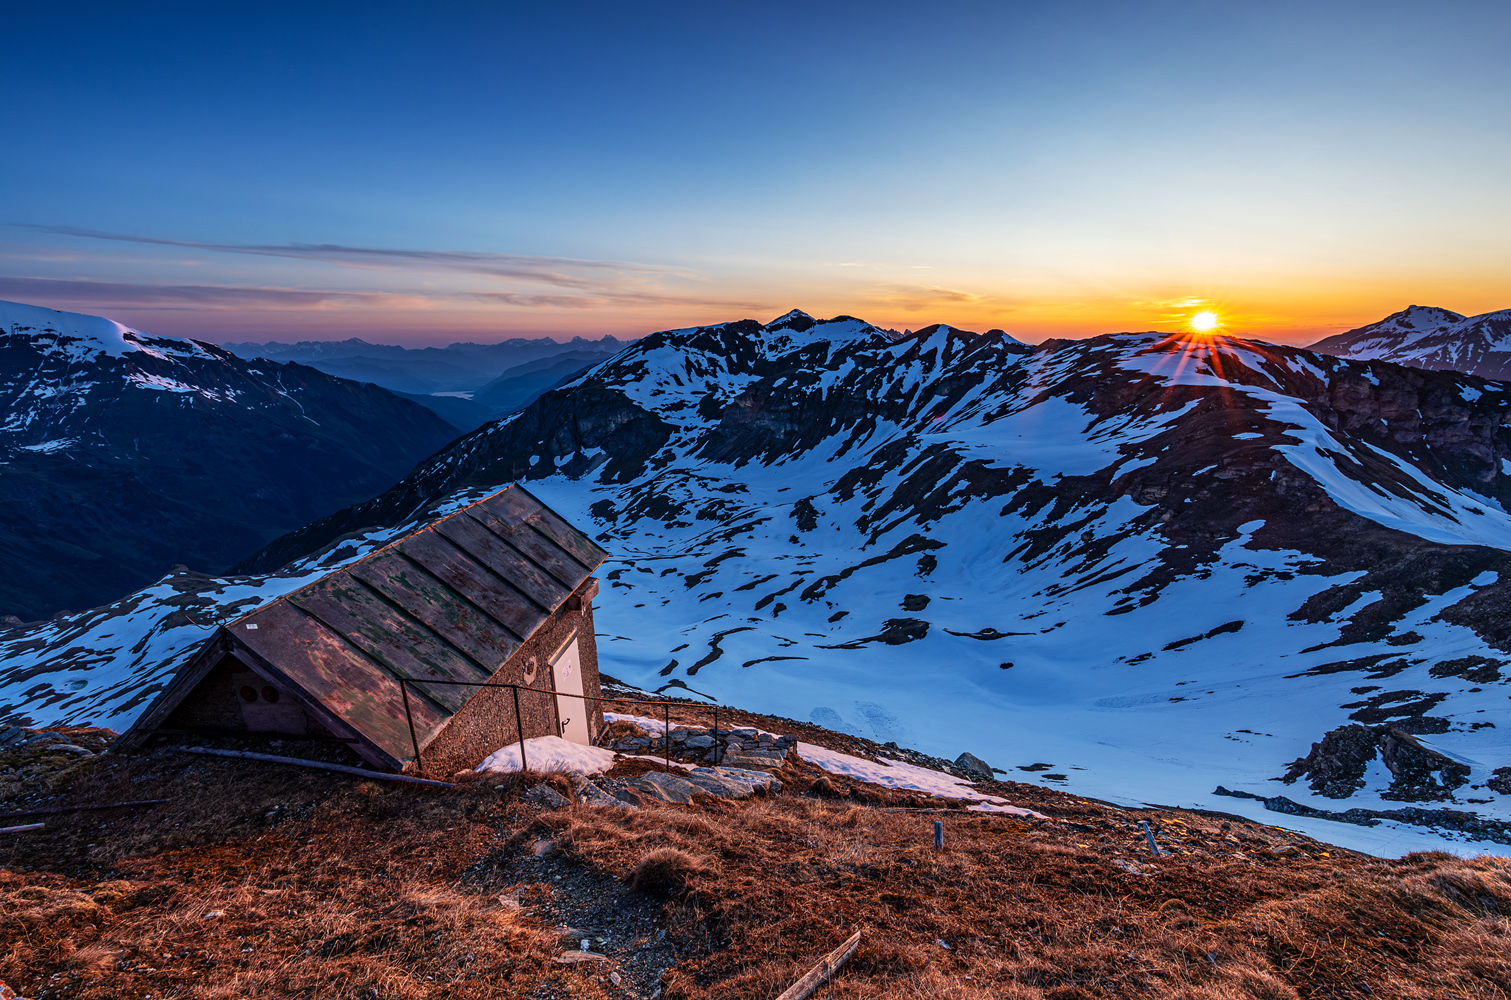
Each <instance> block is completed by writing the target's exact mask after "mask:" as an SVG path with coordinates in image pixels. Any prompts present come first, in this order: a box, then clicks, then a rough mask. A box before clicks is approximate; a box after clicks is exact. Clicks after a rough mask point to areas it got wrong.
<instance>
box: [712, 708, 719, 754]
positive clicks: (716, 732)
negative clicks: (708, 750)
mask: <svg viewBox="0 0 1511 1000" xmlns="http://www.w3.org/2000/svg"><path fill="white" fill-rule="evenodd" d="M713 735H714V767H718V766H719V703H718V702H714V733H713Z"/></svg>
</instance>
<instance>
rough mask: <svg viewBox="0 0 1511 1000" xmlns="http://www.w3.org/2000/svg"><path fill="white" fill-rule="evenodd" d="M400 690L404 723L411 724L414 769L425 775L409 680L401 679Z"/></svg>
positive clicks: (410, 734)
mask: <svg viewBox="0 0 1511 1000" xmlns="http://www.w3.org/2000/svg"><path fill="white" fill-rule="evenodd" d="M399 690H400V691H401V692H403V694H404V721H405V722H407V723H409V742H410V743H411V744H413V745H414V769H415V772H416V773H418V774H424V773H425V765H424V764H423V763H422V762H421V761H420V741H419V738H418V737H416V736H415V734H414V716H413V715H410V714H409V680H408V678H404V677H400V678H399Z"/></svg>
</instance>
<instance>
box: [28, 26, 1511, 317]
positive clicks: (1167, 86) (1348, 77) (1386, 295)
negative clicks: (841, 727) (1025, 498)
mask: <svg viewBox="0 0 1511 1000" xmlns="http://www.w3.org/2000/svg"><path fill="white" fill-rule="evenodd" d="M31 7H32V9H30V10H10V11H8V12H7V13H6V14H5V15H4V21H3V22H0V24H3V25H4V27H5V34H6V36H7V37H8V38H9V39H10V40H11V43H12V44H11V45H9V46H8V47H7V51H6V56H5V60H6V61H5V72H4V83H3V84H0V87H3V88H4V94H3V98H4V100H3V108H0V116H3V120H4V122H5V135H6V136H7V137H8V138H9V140H10V141H8V142H7V143H6V147H7V155H5V156H4V157H3V158H0V192H3V193H4V195H5V197H4V205H5V210H4V212H3V213H0V223H5V225H3V226H0V298H8V299H14V300H19V301H26V302H36V303H39V304H44V305H50V306H54V307H57V308H66V309H75V310H78V311H83V312H92V313H102V314H106V315H110V316H112V317H114V318H117V319H121V320H123V321H125V322H128V323H132V324H133V325H136V326H140V327H144V328H146V329H151V330H154V331H157V332H163V333H175V334H187V335H195V336H203V337H207V338H209V339H220V340H227V339H269V338H278V339H289V338H290V337H311V338H326V337H344V336H363V337H366V338H367V339H370V340H383V341H388V342H406V343H422V342H440V343H444V342H449V341H452V340H458V339H495V338H498V337H505V336H519V335H532V334H539V333H551V334H558V335H561V334H565V335H574V334H581V335H587V336H595V335H600V334H602V333H615V334H619V335H626V334H628V335H635V334H638V333H643V332H646V331H649V330H652V329H659V328H665V327H671V326H680V325H687V324H691V323H700V322H713V321H719V320H724V319H734V318H740V317H745V316H751V317H755V318H770V317H771V316H775V315H777V314H779V313H781V312H784V311H786V309H788V308H790V307H793V306H798V307H802V308H805V309H807V310H809V311H810V312H814V313H820V314H834V313H841V312H843V313H850V314H854V315H859V316H862V317H864V318H867V319H870V320H872V321H873V322H877V323H882V324H885V325H892V326H897V327H908V326H910V327H917V326H921V325H925V324H927V323H931V322H949V323H953V324H955V325H959V326H965V327H968V328H974V329H985V328H987V327H1003V328H1005V329H1008V330H1009V331H1011V332H1014V333H1015V334H1018V335H1019V336H1021V337H1023V338H1024V339H1029V340H1037V339H1040V338H1042V337H1045V336H1078V335H1085V334H1089V333H1096V332H1101V331H1105V330H1112V329H1147V328H1151V327H1156V328H1157V327H1162V326H1169V325H1178V324H1179V323H1181V322H1183V320H1184V318H1185V317H1186V316H1187V315H1189V313H1190V312H1191V311H1192V310H1195V309H1209V308H1210V309H1214V310H1216V311H1218V312H1219V313H1220V314H1221V315H1222V316H1223V320H1224V323H1225V325H1226V326H1227V328H1228V329H1229V330H1230V331H1231V332H1235V333H1252V334H1254V335H1257V336H1261V337H1265V338H1267V339H1282V340H1295V341H1307V340H1310V339H1314V338H1315V337H1319V336H1322V335H1325V334H1327V333H1331V332H1334V331H1337V330H1341V329H1346V328H1348V327H1351V326H1356V325H1359V324H1361V323H1364V322H1368V321H1371V320H1374V319H1378V318H1379V317H1380V316H1383V315H1384V314H1385V313H1387V312H1390V311H1393V310H1395V309H1399V308H1402V307H1404V306H1405V305H1407V304H1408V303H1409V302H1421V303H1423V304H1434V305H1442V306H1446V307H1448V308H1452V309H1457V310H1460V311H1464V312H1479V311H1484V310H1489V309H1495V308H1501V307H1505V306H1511V290H1508V289H1507V288H1506V282H1505V280H1504V277H1503V276H1504V275H1506V274H1507V273H1511V271H1508V265H1511V246H1508V240H1507V233H1508V232H1511V229H1508V226H1507V223H1508V222H1511V192H1508V185H1507V184H1506V183H1505V180H1504V175H1505V172H1506V171H1505V167H1504V164H1505V163H1507V162H1511V157H1508V153H1511V149H1508V148H1507V147H1508V145H1511V128H1508V125H1511V121H1508V118H1511V100H1508V98H1511V86H1508V82H1511V80H1508V77H1511V66H1508V61H1507V60H1506V59H1505V57H1504V51H1505V47H1506V44H1507V42H1508V40H1511V33H1508V30H1507V29H1508V27H1511V7H1507V6H1506V5H1503V4H1488V3H1472V4H1470V3H1461V4H1455V3H1446V4H1434V5H1425V4H1390V3H1370V4H1364V3H1357V4H1355V3H1325V2H1323V3H1316V2H1314V3H1286V2H1280V3H1222V4H1214V3H1158V2H1154V3H1104V2H1098V3H1090V2H1086V3H1078V2H1061V3H1053V4H1048V3H1033V4H1028V3H1021V4H1018V3H996V4H969V3H959V4H952V3H940V4H928V5H925V4H913V5H896V4H885V3H868V4H826V3H805V4H761V5H753V6H745V7H740V8H730V7H724V6H721V5H709V4H655V5H644V6H642V7H636V6H631V5H623V4H613V5H610V4H575V5H574V4H556V5H523V4H481V3H477V4H444V3H442V4H429V5H425V6H424V7H423V9H420V5H404V6H400V5H386V4H364V5H360V6H358V5H349V6H348V5H338V4H326V5H298V6H295V5H279V4H260V5H255V6H252V5H247V6H242V7H238V6H231V5H226V6H218V5H196V6H187V5H184V6H173V5H153V4H146V5H139V6H119V5H117V6H109V7H107V6H103V5H90V4H83V5H73V6H64V5H31ZM547 8H548V9H547Z"/></svg>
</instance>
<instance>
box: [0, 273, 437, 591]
mask: <svg viewBox="0 0 1511 1000" xmlns="http://www.w3.org/2000/svg"><path fill="white" fill-rule="evenodd" d="M456 433H457V432H456V430H455V429H454V428H452V427H451V426H450V425H448V424H446V423H445V422H444V421H442V420H441V419H440V418H439V417H437V416H435V415H434V414H433V413H431V412H430V411H429V410H426V409H424V408H423V407H420V406H417V405H415V404H414V403H411V402H407V401H405V400H402V399H399V398H397V397H395V396H393V395H392V394H390V393H388V392H386V391H384V390H382V389H379V388H377V387H376V386H370V385H360V384H357V383H354V382H348V381H346V380H343V379H338V378H334V377H331V376H329V375H326V374H324V373H322V372H318V371H315V370H314V369H311V368H305V367H302V366H300V365H285V364H276V363H273V362H268V361H256V362H251V361H244V360H242V359H240V358H238V357H236V356H235V355H233V354H230V353H228V352H227V351H224V350H222V349H221V348H218V347H215V346H214V345H212V344H206V343H201V342H199V341H194V340H181V339H178V338H173V337H154V336H152V335H150V334H146V333H142V332H141V331H138V330H132V329H130V328H128V327H125V326H122V325H121V324H119V323H116V322H114V321H112V320H108V319H103V318H101V317H98V316H83V315H79V314H77V313H64V312H57V311H55V310H52V309H45V308H41V307H39V306H28V305H21V304H19V303H13V302H0V509H3V510H4V512H5V515H4V517H3V518H0V561H3V565H4V566H5V572H4V573H3V574H0V616H4V615H10V616H14V617H16V618H20V619H37V618H43V617H47V616H50V615H52V614H53V613H55V612H57V611H58V610H60V609H63V608H80V607H89V606H91V605H95V604H100V603H102V602H105V601H109V600H112V599H114V598H116V597H118V596H119V595H121V594H123V593H126V592H128V591H131V590H134V589H136V588H138V587H141V586H143V585H144V584H147V583H149V582H151V581H152V580H155V579H157V578H158V577H159V576H161V575H162V573H163V571H164V570H166V569H167V568H168V566H170V565H171V564H174V563H185V564H189V565H192V566H194V567H195V568H196V569H201V570H223V569H225V568H226V567H227V566H229V565H230V564H231V563H233V562H235V561H236V560H237V559H239V558H242V557H244V556H246V555H247V553H249V552H252V551H253V550H255V549H257V548H258V547H260V546H261V545H263V544H265V543H266V542H267V541H268V539H270V538H273V537H276V536H277V535H278V534H280V533H281V532H283V531H287V530H288V529H290V528H292V527H296V526H298V525H300V524H305V523H307V522H308V521H310V520H312V519H313V518H316V517H320V516H322V515H324V514H328V513H330V512H331V511H333V510H336V509H339V508H340V507H341V506H343V505H344V504H347V503H351V502H352V501H354V500H357V499H360V498H362V497H364V496H370V495H371V494H372V493H373V492H375V491H377V490H381V489H383V488H385V487H386V486H388V485H389V484H391V483H393V482H394V481H395V480H397V479H398V478H399V477H400V476H402V475H403V474H404V473H405V472H406V471H408V470H409V469H410V468H411V467H413V465H414V463H415V462H416V461H417V460H418V459H420V458H423V457H424V456H426V455H429V454H431V453H432V452H434V451H435V450H436V449H437V448H439V447H440V446H442V445H444V444H445V443H446V442H448V441H449V440H451V439H452V438H454V437H455V436H456Z"/></svg>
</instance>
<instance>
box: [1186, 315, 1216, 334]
mask: <svg viewBox="0 0 1511 1000" xmlns="http://www.w3.org/2000/svg"><path fill="white" fill-rule="evenodd" d="M1191 329H1193V330H1195V331H1196V332H1197V333H1210V332H1211V331H1213V330H1215V329H1217V314H1216V313H1215V312H1211V311H1203V312H1199V313H1197V314H1196V315H1194V316H1192V317H1191Z"/></svg>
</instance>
